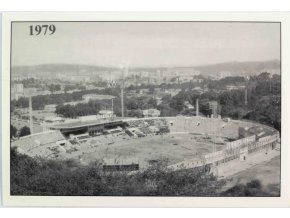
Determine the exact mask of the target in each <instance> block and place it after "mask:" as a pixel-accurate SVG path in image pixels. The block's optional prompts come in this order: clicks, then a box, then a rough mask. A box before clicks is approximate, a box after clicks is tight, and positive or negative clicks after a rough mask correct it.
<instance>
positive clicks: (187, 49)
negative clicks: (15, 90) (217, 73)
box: [12, 22, 280, 67]
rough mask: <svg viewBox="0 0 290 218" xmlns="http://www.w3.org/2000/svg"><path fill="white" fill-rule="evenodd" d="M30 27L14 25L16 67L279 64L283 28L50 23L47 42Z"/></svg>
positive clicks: (205, 23) (137, 23) (172, 23)
mask: <svg viewBox="0 0 290 218" xmlns="http://www.w3.org/2000/svg"><path fill="white" fill-rule="evenodd" d="M31 24H34V25H35V24H37V23H29V22H27V23H13V28H12V36H13V37H12V65H13V66H19V65H38V64H50V63H62V64H89V65H98V66H118V65H120V64H122V63H128V64H129V65H130V66H133V67H156V66H197V65H205V64H213V63H220V62H228V61H265V60H272V59H277V60H279V59H280V24H279V23H229V22H227V23H222V22H220V23H216V22H85V23H81V22H80V23H65V22H55V23H54V22H52V23H51V24H54V25H55V26H56V32H55V34H54V35H47V36H43V35H41V36H40V35H39V36H30V35H29V25H31ZM40 24H43V23H40ZM48 24H49V23H48Z"/></svg>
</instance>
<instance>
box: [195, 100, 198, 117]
mask: <svg viewBox="0 0 290 218" xmlns="http://www.w3.org/2000/svg"><path fill="white" fill-rule="evenodd" d="M195 107H196V116H197V117H198V115H199V114H198V113H199V105H198V98H197V99H196V105H195Z"/></svg>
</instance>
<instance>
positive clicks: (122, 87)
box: [121, 66, 128, 118]
mask: <svg viewBox="0 0 290 218" xmlns="http://www.w3.org/2000/svg"><path fill="white" fill-rule="evenodd" d="M124 71H126V74H127V71H128V66H125V69H124V68H123V69H122V82H121V108H122V118H124V85H125V84H124Z"/></svg>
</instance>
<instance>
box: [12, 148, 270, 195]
mask: <svg viewBox="0 0 290 218" xmlns="http://www.w3.org/2000/svg"><path fill="white" fill-rule="evenodd" d="M225 185H226V180H217V178H216V177H214V176H213V175H205V174H204V173H203V170H180V171H168V170H166V168H165V164H164V161H160V163H159V164H157V165H156V166H152V167H151V168H149V169H147V170H146V171H143V172H137V173H133V174H128V173H108V172H103V171H102V168H101V164H100V163H98V162H94V163H92V164H90V165H88V166H84V165H81V164H79V163H78V162H76V161H74V160H66V161H60V160H44V159H40V158H31V157H28V156H26V155H22V154H19V153H18V152H17V151H16V150H15V149H11V195H30V196H203V197H218V196H229V197H232V196H272V194H270V193H269V192H267V191H265V189H264V188H263V186H262V185H261V183H260V181H258V180H253V181H251V182H249V183H247V184H239V185H236V186H233V187H231V188H229V189H227V190H226V191H221V190H222V188H223V187H224V186H225ZM223 190H224V189H223Z"/></svg>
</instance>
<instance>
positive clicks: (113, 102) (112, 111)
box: [112, 98, 114, 120]
mask: <svg viewBox="0 0 290 218" xmlns="http://www.w3.org/2000/svg"><path fill="white" fill-rule="evenodd" d="M113 119H114V98H112V120H113Z"/></svg>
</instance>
